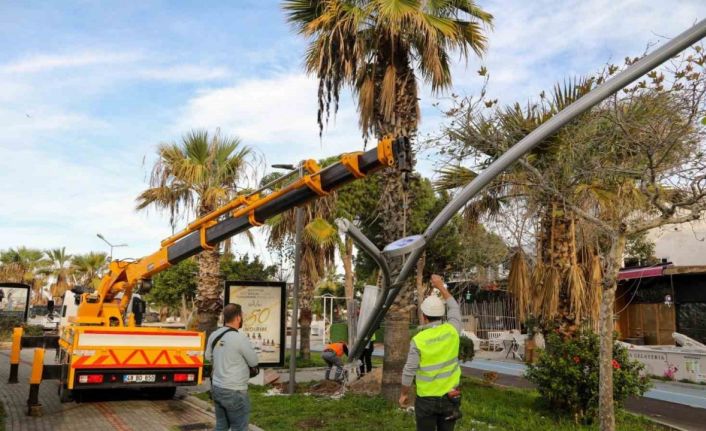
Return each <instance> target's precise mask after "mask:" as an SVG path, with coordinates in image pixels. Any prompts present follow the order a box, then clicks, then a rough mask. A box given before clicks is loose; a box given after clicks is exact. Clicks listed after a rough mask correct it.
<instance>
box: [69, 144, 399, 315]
mask: <svg viewBox="0 0 706 431" xmlns="http://www.w3.org/2000/svg"><path fill="white" fill-rule="evenodd" d="M409 160H410V159H409V141H408V139H406V138H397V139H395V140H393V139H391V138H384V139H382V140H381V141H380V142H379V143H378V146H377V147H375V148H373V149H370V150H368V151H366V152H357V153H349V154H345V155H343V156H341V160H340V161H339V162H338V163H335V164H333V165H330V166H328V167H326V168H324V169H321V168H320V167H319V165H318V164H317V163H316V161H314V160H306V161H304V162H303V166H302V167H303V171H305V172H304V175H302V176H300V177H299V178H297V179H296V180H294V181H292V182H291V183H289V184H287V185H285V186H283V187H282V188H279V189H277V190H273V191H270V192H269V193H267V189H266V188H262V189H260V190H257V191H255V192H253V193H250V194H247V195H241V196H238V197H236V198H235V199H233V200H232V201H230V202H228V203H227V204H226V205H224V206H222V207H220V208H218V209H216V210H214V211H213V212H211V213H209V214H207V215H205V216H203V217H201V218H199V219H197V220H195V221H194V222H193V223H191V224H189V225H188V227H187V228H186V229H184V230H183V231H181V232H179V233H177V234H176V235H173V236H171V237H169V238H167V239H165V240H164V241H162V243H161V248H160V249H159V250H157V251H156V252H155V253H153V254H151V255H149V256H145V257H143V258H141V259H140V260H138V261H135V262H126V261H113V262H111V264H110V268H109V271H108V273H107V274H106V275H105V276H104V277H103V279H102V280H101V283H100V286H99V288H98V290H97V291H96V292H95V293H92V294H87V293H85V294H83V295H82V298H81V304H80V305H79V309H78V315H77V316H76V317H75V318H74V322H75V323H78V324H89V325H111V324H112V325H122V317H121V316H122V315H123V313H124V312H125V309H126V308H127V305H128V303H129V301H130V297H131V294H132V291H133V289H134V288H135V286H136V285H137V284H138V283H141V282H144V281H146V280H149V279H150V278H151V277H152V276H153V275H155V274H157V273H159V272H161V271H164V270H165V269H167V268H169V267H170V266H172V265H175V264H177V263H178V262H180V261H182V260H184V259H186V258H188V257H190V256H193V255H195V254H198V253H200V252H202V251H204V250H209V249H212V248H213V247H215V246H216V245H217V244H218V243H220V242H221V241H223V240H226V239H228V238H230V237H232V236H234V235H237V234H239V233H241V232H244V231H246V230H248V229H250V228H251V227H254V226H260V225H262V224H263V223H265V222H266V221H267V220H268V219H269V218H271V217H273V216H276V215H278V214H281V213H282V212H284V211H286V210H288V209H291V208H294V207H296V206H298V205H302V204H305V203H306V202H308V201H310V200H312V199H315V198H317V197H319V196H325V195H327V194H329V192H331V191H333V190H335V189H336V188H338V187H340V186H342V185H344V184H346V183H348V182H350V181H353V180H355V179H357V178H362V177H365V176H366V175H368V174H370V173H372V172H375V171H377V170H379V169H381V168H383V167H386V166H394V165H395V164H397V165H398V167H399V168H400V169H402V170H403V171H409V170H410V169H411V166H409ZM119 292H123V296H122V299H121V300H120V302H119V303H118V302H117V301H116V300H115V295H116V294H117V293H119Z"/></svg>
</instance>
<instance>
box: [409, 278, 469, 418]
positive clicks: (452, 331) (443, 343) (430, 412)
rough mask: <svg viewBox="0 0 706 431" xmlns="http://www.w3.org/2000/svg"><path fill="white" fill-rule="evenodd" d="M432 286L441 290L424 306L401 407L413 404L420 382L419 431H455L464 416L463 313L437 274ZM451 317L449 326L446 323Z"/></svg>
mask: <svg viewBox="0 0 706 431" xmlns="http://www.w3.org/2000/svg"><path fill="white" fill-rule="evenodd" d="M431 284H432V286H434V287H435V288H437V289H439V292H441V296H442V297H443V299H444V300H445V301H446V304H445V305H444V301H442V300H441V298H439V297H438V296H436V295H435V294H433V293H432V294H431V295H430V296H429V297H427V298H426V299H425V300H424V301H423V302H422V305H421V310H422V314H423V319H422V320H423V322H422V324H423V326H422V327H421V329H422V331H420V332H419V333H418V334H417V335H415V336H414V338H412V342H411V345H410V348H409V355H408V356H407V363H406V364H405V366H404V370H403V371H402V390H401V392H400V400H399V402H400V406H402V407H406V405H407V403H408V401H409V388H410V386H411V385H412V380H414V379H416V385H417V397H416V400H415V403H414V411H415V417H416V421H417V430H418V431H434V430H439V431H452V430H453V429H454V426H455V424H456V420H458V419H459V418H460V417H461V409H460V404H461V393H460V391H459V390H458V387H459V384H460V380H461V369H460V367H459V363H458V349H459V337H460V333H461V310H460V308H459V306H458V303H457V302H456V300H455V299H454V298H453V296H451V294H450V293H449V291H448V290H447V289H446V285H444V280H443V279H442V278H441V277H440V276H438V275H436V274H434V275H432V276H431ZM444 314H447V319H446V323H444V322H443V321H442V319H443V317H444Z"/></svg>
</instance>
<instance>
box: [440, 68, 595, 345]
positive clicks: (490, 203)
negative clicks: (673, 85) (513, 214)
mask: <svg viewBox="0 0 706 431" xmlns="http://www.w3.org/2000/svg"><path fill="white" fill-rule="evenodd" d="M595 82H596V80H595V79H594V78H588V79H577V80H574V81H571V82H565V83H564V84H563V85H559V84H557V85H555V86H554V88H553V91H552V92H551V94H550V96H549V97H547V96H546V94H545V93H544V92H543V93H542V94H541V96H540V98H541V101H540V102H539V103H528V104H527V105H526V107H523V106H521V105H520V104H519V103H515V104H513V105H510V106H507V107H504V108H496V109H495V110H494V111H492V113H490V114H489V115H485V114H483V113H481V112H477V111H474V105H473V104H472V103H469V104H467V106H470V108H467V109H461V110H459V111H453V110H452V112H454V114H452V118H453V120H454V121H453V122H452V124H453V126H450V127H449V128H448V129H447V130H446V135H447V136H448V137H449V138H451V140H452V141H455V142H456V144H457V145H458V146H459V148H461V149H460V150H459V151H461V152H463V153H465V154H466V155H469V156H471V157H476V158H481V159H484V162H483V163H484V164H486V163H489V162H491V161H492V160H494V159H495V158H497V157H499V156H500V155H501V154H503V153H504V152H505V151H506V150H507V149H508V148H509V147H510V146H512V145H514V144H515V143H516V142H518V141H519V140H520V139H522V138H523V137H524V136H526V135H527V134H529V133H530V132H532V130H534V129H535V128H537V127H539V126H540V125H541V124H543V123H544V122H545V121H547V120H548V119H549V118H551V117H552V116H553V115H555V114H556V113H557V112H558V111H560V110H562V109H563V108H565V107H566V106H568V105H569V104H571V103H572V102H573V101H575V100H577V99H578V98H580V97H581V96H582V95H584V94H586V93H587V92H588V91H590V89H591V88H592V86H593V85H594V84H595ZM587 115H590V114H586V115H584V116H582V117H581V118H579V119H577V120H574V121H573V122H572V123H571V124H570V125H568V126H567V127H566V128H565V129H563V130H562V131H560V132H558V133H556V134H555V135H553V136H552V137H550V138H548V139H547V140H546V141H545V142H544V143H543V144H542V145H540V146H539V147H538V148H536V149H535V150H533V151H532V152H531V153H530V154H529V155H528V156H527V158H526V159H525V160H524V161H523V163H520V164H517V165H515V166H513V167H512V168H510V169H509V170H508V171H507V172H506V173H504V174H503V175H501V176H499V177H498V178H497V179H496V180H495V181H494V182H493V184H491V185H490V186H489V187H488V188H487V189H486V190H485V191H484V193H483V194H481V195H479V196H478V197H477V198H476V199H474V200H473V201H471V202H470V203H469V204H468V205H467V207H466V209H465V215H466V217H467V218H468V219H471V220H475V219H477V218H478V217H479V216H480V215H482V214H491V215H494V214H498V213H499V212H500V210H501V209H502V207H503V205H504V204H505V203H506V202H508V201H510V200H512V199H522V200H524V201H525V202H526V203H527V206H528V207H529V208H530V209H531V210H532V211H533V212H534V216H535V217H537V219H538V223H537V225H538V228H537V238H536V241H537V255H536V259H535V265H534V269H533V271H532V273H533V274H532V278H533V282H532V283H528V282H526V277H528V274H524V273H523V272H524V271H526V270H527V266H526V262H525V258H524V254H523V253H522V252H521V249H520V248H518V251H519V253H518V255H517V256H516V257H515V258H514V259H513V260H512V263H513V268H511V275H512V276H513V279H514V281H515V282H517V283H516V284H515V283H513V287H515V286H520V285H521V286H524V287H525V288H527V287H529V286H530V285H531V286H532V288H533V292H519V291H518V292H516V293H517V295H518V296H521V297H522V298H521V299H520V300H519V301H518V304H523V309H521V310H519V314H520V315H525V314H526V313H532V314H533V315H534V316H536V317H540V318H541V319H542V320H543V321H544V323H550V322H551V324H552V325H553V323H554V322H558V323H559V324H560V329H561V330H562V331H563V332H564V333H565V334H566V335H571V334H573V332H574V331H575V330H576V329H577V327H578V325H579V324H580V323H581V322H582V321H583V320H586V319H588V320H591V321H592V322H593V323H596V322H597V318H598V309H597V307H596V306H595V304H596V302H595V301H593V299H595V298H593V296H595V294H596V292H595V289H589V288H588V286H587V281H586V273H588V272H589V267H590V262H591V259H590V256H589V255H590V253H589V252H588V249H587V248H586V247H582V246H581V245H582V243H583V245H585V246H588V245H590V243H591V240H592V239H593V238H586V235H585V232H586V231H585V230H583V229H578V226H579V225H580V224H582V223H581V220H579V221H577V220H576V216H575V214H574V213H573V212H572V210H571V209H570V208H568V207H566V205H565V204H564V202H563V200H562V199H561V198H559V197H558V195H559V194H563V195H565V196H574V195H575V194H576V193H577V191H578V190H580V189H581V187H584V186H583V185H582V183H583V182H584V179H583V178H582V175H583V172H584V169H582V164H583V163H585V160H587V159H584V158H583V157H578V156H577V155H576V151H577V146H578V145H577V143H580V142H581V140H582V139H588V138H587V134H588V133H591V132H590V131H588V132H587V131H586V129H588V128H586V127H583V124H585V119H586V116H587ZM582 127H583V130H582ZM452 145H453V144H452ZM594 158H595V157H594ZM535 173H539V174H540V175H543V176H544V177H545V181H544V183H550V184H552V185H553V187H555V188H556V189H557V193H556V194H555V195H553V196H550V195H548V194H547V193H546V192H545V191H544V189H543V188H542V187H539V185H538V184H537V181H538V180H537V178H536V177H535ZM440 174H441V175H440V177H439V180H438V181H437V187H439V188H441V189H447V190H448V189H454V188H458V187H462V186H464V185H466V184H467V183H468V182H470V181H471V180H473V178H475V176H476V174H475V172H473V171H472V170H470V169H468V168H466V167H463V166H449V167H446V168H444V169H442V170H441V171H440ZM583 224H585V223H583ZM582 233H583V234H584V235H583V237H582V235H581V234H582ZM582 261H583V262H582ZM582 263H583V265H582ZM527 295H529V296H530V297H527Z"/></svg>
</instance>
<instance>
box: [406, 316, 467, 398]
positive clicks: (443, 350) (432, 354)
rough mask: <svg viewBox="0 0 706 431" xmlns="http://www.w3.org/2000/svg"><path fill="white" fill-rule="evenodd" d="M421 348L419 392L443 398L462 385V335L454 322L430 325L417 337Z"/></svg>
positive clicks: (420, 394)
mask: <svg viewBox="0 0 706 431" xmlns="http://www.w3.org/2000/svg"><path fill="white" fill-rule="evenodd" d="M413 340H414V344H415V345H416V346H417V349H418V350H419V356H420V358H419V369H417V375H416V379H417V395H418V396H420V397H440V396H442V395H445V394H447V393H448V392H449V391H451V390H452V389H453V388H455V387H456V386H458V385H459V382H460V379H461V368H460V367H459V363H458V348H459V336H458V332H456V328H454V327H453V325H451V324H450V323H444V324H441V325H439V326H434V327H432V328H428V329H425V330H423V331H422V332H420V333H418V334H417V335H415V336H414V338H413Z"/></svg>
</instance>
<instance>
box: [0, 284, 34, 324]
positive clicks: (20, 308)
mask: <svg viewBox="0 0 706 431" xmlns="http://www.w3.org/2000/svg"><path fill="white" fill-rule="evenodd" d="M28 307H29V286H28V285H26V284H22V283H0V318H2V319H6V318H11V319H16V320H22V321H23V322H26V321H27V310H28Z"/></svg>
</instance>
